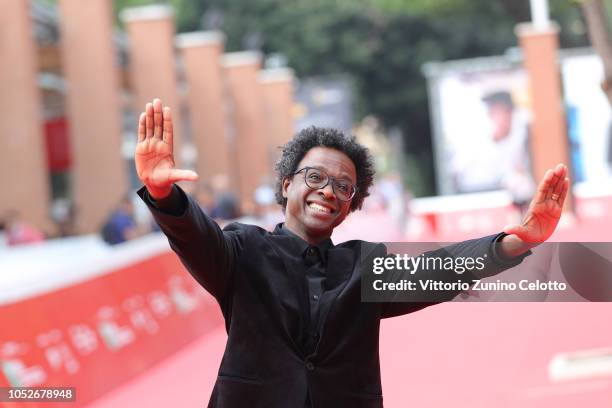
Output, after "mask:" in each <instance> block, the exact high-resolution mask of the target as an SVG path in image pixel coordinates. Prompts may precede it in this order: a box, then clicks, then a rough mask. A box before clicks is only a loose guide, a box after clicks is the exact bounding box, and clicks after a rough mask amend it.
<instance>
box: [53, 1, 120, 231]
mask: <svg viewBox="0 0 612 408" xmlns="http://www.w3.org/2000/svg"><path fill="white" fill-rule="evenodd" d="M59 6H60V12H61V16H62V18H61V19H60V27H61V43H60V44H61V53H62V64H63V69H64V74H65V78H66V80H67V82H68V84H69V91H68V93H67V94H66V98H67V105H66V106H67V118H68V121H69V123H70V135H71V138H70V140H71V147H72V157H73V166H72V191H73V197H74V202H75V205H76V209H77V212H76V215H77V229H78V230H79V231H80V232H87V233H89V232H94V231H98V230H99V228H100V226H101V225H102V223H103V222H104V220H105V219H106V217H107V216H108V214H109V212H110V211H111V210H112V209H113V207H115V206H116V205H117V203H118V202H119V200H120V198H121V196H122V195H124V194H125V193H126V192H127V188H128V182H127V180H128V173H127V167H126V163H125V161H124V160H123V158H122V156H121V143H122V125H121V109H122V106H121V103H120V95H119V76H118V61H117V54H116V50H115V46H114V43H113V18H112V6H111V3H110V2H108V1H106V0H87V1H82V0H60V1H59Z"/></svg>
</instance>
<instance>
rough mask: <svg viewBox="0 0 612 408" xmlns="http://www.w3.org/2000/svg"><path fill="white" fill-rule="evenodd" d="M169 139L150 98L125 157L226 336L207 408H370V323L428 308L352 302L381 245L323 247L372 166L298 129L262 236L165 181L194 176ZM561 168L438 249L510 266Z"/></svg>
mask: <svg viewBox="0 0 612 408" xmlns="http://www.w3.org/2000/svg"><path fill="white" fill-rule="evenodd" d="M172 132H173V129H172V117H171V112H170V109H169V108H168V107H164V108H163V109H162V104H161V101H160V100H159V99H155V100H154V101H153V103H149V104H147V106H146V111H145V112H143V113H142V114H141V116H140V120H139V127H138V144H137V147H136V155H135V160H136V167H137V172H138V176H139V177H140V179H141V180H142V182H143V183H144V185H145V187H144V188H142V189H141V190H140V191H139V195H140V196H141V197H142V198H143V200H144V201H145V202H146V203H147V204H148V205H149V207H150V209H151V211H152V213H153V215H154V217H155V219H156V220H157V222H158V223H159V225H160V226H161V228H162V230H163V232H164V233H165V234H166V235H167V237H168V240H169V242H170V246H171V247H172V249H173V250H174V251H175V252H176V253H177V254H178V255H179V257H180V259H181V261H182V262H183V263H184V264H185V266H186V267H187V269H188V270H189V272H190V273H191V274H192V275H193V277H194V278H195V279H196V280H197V281H198V282H199V283H200V284H201V285H202V286H203V287H204V288H206V290H208V291H209V292H210V293H211V294H212V295H213V296H214V297H215V298H216V300H217V301H218V303H219V305H220V307H221V310H222V313H223V316H224V318H225V324H226V330H227V332H228V341H227V346H226V350H225V354H224V356H223V360H222V362H221V367H220V369H219V375H218V377H217V381H216V384H215V388H214V390H213V394H212V396H211V398H210V402H209V405H208V406H209V407H218V408H234V407H235V408H241V407H247V406H250V407H271V408H288V407H298V408H302V407H305V406H306V407H330V408H342V407H351V408H354V407H382V390H381V381H380V367H379V358H378V330H379V324H380V319H381V318H386V317H392V316H398V315H401V314H405V313H410V312H413V311H415V310H418V309H420V308H423V307H425V306H427V305H429V304H431V303H385V302H379V303H365V302H361V296H360V281H361V276H360V272H359V268H358V263H359V262H358V260H359V257H360V256H362V255H369V254H375V255H382V256H384V255H385V248H384V246H383V245H380V244H371V243H367V242H363V241H349V242H346V243H343V244H340V245H334V244H333V243H332V242H331V240H330V236H331V234H332V231H333V229H334V228H335V227H336V226H338V225H339V224H340V223H342V221H344V219H345V218H346V216H347V215H348V214H349V213H350V212H351V211H354V210H358V209H359V208H360V207H361V205H362V203H363V200H364V199H365V197H366V196H367V195H368V188H369V187H370V185H371V184H372V179H373V175H374V171H373V167H372V164H371V160H370V157H369V154H368V152H367V150H366V149H365V148H364V147H362V146H360V145H359V144H358V143H356V142H355V140H354V139H352V138H346V137H344V135H342V134H341V133H340V132H338V131H335V130H333V129H318V128H309V129H307V130H305V131H302V132H300V133H299V134H298V135H297V136H296V137H295V138H294V139H293V140H292V141H290V142H289V143H288V144H287V145H286V146H285V147H284V149H283V154H282V157H281V159H280V161H279V163H278V164H277V171H278V173H279V176H278V184H277V191H276V197H277V201H278V202H279V203H280V204H281V205H282V206H283V208H284V212H285V222H284V223H283V224H279V225H278V226H277V227H276V229H275V230H274V232H272V233H270V232H268V231H265V230H263V229H261V228H258V227H255V226H251V225H244V224H238V223H233V224H230V225H228V226H227V227H226V228H225V229H224V230H221V229H220V228H219V227H218V226H217V224H215V222H214V221H213V220H212V219H211V218H209V217H208V216H206V215H205V214H203V212H202V211H201V210H200V209H199V207H198V205H197V203H196V202H195V201H193V200H192V199H191V198H189V197H188V196H186V195H185V194H184V193H183V192H182V190H181V189H180V188H178V187H176V186H175V185H174V183H176V182H178V181H194V180H196V179H197V174H196V173H194V172H193V171H189V170H180V169H175V168H174V160H173V154H172V140H173V133H172ZM566 172H567V171H566V169H565V167H564V166H561V165H560V166H558V167H557V168H556V169H555V171H552V170H551V171H549V172H548V173H547V175H546V177H545V178H544V181H543V182H542V183H541V185H540V190H539V192H538V195H537V196H536V198H535V199H534V201H533V203H532V207H531V209H530V211H529V213H528V214H527V217H526V219H525V221H524V222H523V224H522V225H517V226H511V227H507V228H506V229H505V232H506V234H499V235H496V236H491V237H486V238H482V239H479V240H473V241H467V242H463V243H460V244H456V245H453V246H451V247H448V248H446V249H445V251H448V252H446V253H450V254H452V255H453V256H459V255H473V254H478V255H482V253H487V254H489V253H490V254H491V256H490V257H488V258H487V262H486V264H487V265H486V268H485V269H486V270H485V273H486V274H494V273H498V272H500V271H501V270H503V269H505V268H508V267H511V266H514V265H516V264H518V263H520V261H521V260H522V258H523V257H524V256H526V254H527V253H528V251H529V249H530V248H532V247H534V246H535V245H537V243H540V242H542V241H544V240H546V239H547V238H548V237H549V236H550V234H551V233H552V232H553V231H554V229H555V227H556V225H557V222H558V220H559V217H560V215H561V207H562V204H563V200H564V199H565V195H566V193H567V189H568V180H567V178H566V177H565V175H566ZM495 241H499V245H497V246H496V247H497V248H498V249H497V250H496V249H495V247H494V246H493V242H495ZM436 273H437V274H438V275H439V276H441V277H449V275H451V274H453V272H452V271H451V272H444V271H439V272H436ZM464 275H469V273H466V274H464ZM455 294H456V293H455Z"/></svg>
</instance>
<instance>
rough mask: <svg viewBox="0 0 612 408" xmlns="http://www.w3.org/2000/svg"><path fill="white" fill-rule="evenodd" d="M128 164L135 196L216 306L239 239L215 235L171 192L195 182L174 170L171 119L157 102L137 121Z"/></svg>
mask: <svg viewBox="0 0 612 408" xmlns="http://www.w3.org/2000/svg"><path fill="white" fill-rule="evenodd" d="M134 161H135V164H136V172H137V174H138V178H139V179H140V181H142V183H143V184H144V185H145V187H143V188H141V189H140V190H139V191H138V194H139V195H140V197H141V198H142V199H143V200H144V202H145V203H146V204H147V206H148V207H149V209H150V210H151V212H152V213H153V217H154V218H155V221H156V222H157V223H158V224H159V226H160V228H161V229H162V231H163V232H164V233H165V234H166V236H167V237H168V241H169V242H170V246H171V247H172V249H173V250H174V251H175V252H176V253H177V254H178V255H179V257H180V259H181V261H182V262H183V264H184V265H185V266H186V267H187V269H188V270H189V272H190V273H191V274H192V275H193V277H194V278H195V279H196V280H197V281H198V282H199V283H200V284H201V285H202V286H203V287H204V288H206V290H208V291H209V292H210V293H211V294H212V295H213V296H214V297H215V298H217V300H219V302H220V303H222V299H224V297H225V296H226V293H227V292H228V288H229V285H230V282H231V280H232V271H233V269H234V263H235V259H236V257H237V253H238V248H239V246H240V233H239V232H237V231H232V232H227V233H224V232H223V231H221V229H220V228H219V226H218V225H217V224H216V223H215V222H214V221H213V220H212V219H211V218H209V217H208V216H206V215H205V214H204V213H203V212H202V210H201V209H200V207H199V205H197V203H195V202H193V201H192V200H191V199H190V198H189V197H188V196H187V195H186V194H185V193H184V192H183V191H182V190H181V189H180V188H179V187H177V186H176V184H175V183H176V182H179V181H195V180H197V178H198V175H197V174H196V173H195V172H193V171H191V170H182V169H177V168H175V165H174V134H173V121H172V115H171V111H170V108H169V107H167V106H166V107H163V105H162V102H161V100H159V99H154V100H153V103H148V104H147V105H146V108H145V112H142V113H141V115H140V119H139V121H138V143H137V144H136V151H135V154H134Z"/></svg>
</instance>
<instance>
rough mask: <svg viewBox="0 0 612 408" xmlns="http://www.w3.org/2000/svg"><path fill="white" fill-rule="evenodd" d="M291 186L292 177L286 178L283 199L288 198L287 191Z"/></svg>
mask: <svg viewBox="0 0 612 408" xmlns="http://www.w3.org/2000/svg"><path fill="white" fill-rule="evenodd" d="M290 184H291V177H285V178H284V179H283V198H287V190H288V189H289V185H290Z"/></svg>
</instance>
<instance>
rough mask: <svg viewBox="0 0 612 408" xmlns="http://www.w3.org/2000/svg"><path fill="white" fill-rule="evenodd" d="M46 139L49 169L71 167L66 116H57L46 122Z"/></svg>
mask: <svg viewBox="0 0 612 408" xmlns="http://www.w3.org/2000/svg"><path fill="white" fill-rule="evenodd" d="M45 141H46V147H47V165H48V167H49V171H51V172H60V171H66V170H69V169H70V166H71V164H72V157H71V154H70V137H69V134H68V124H67V121H66V119H65V118H55V119H52V120H48V121H46V122H45Z"/></svg>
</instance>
